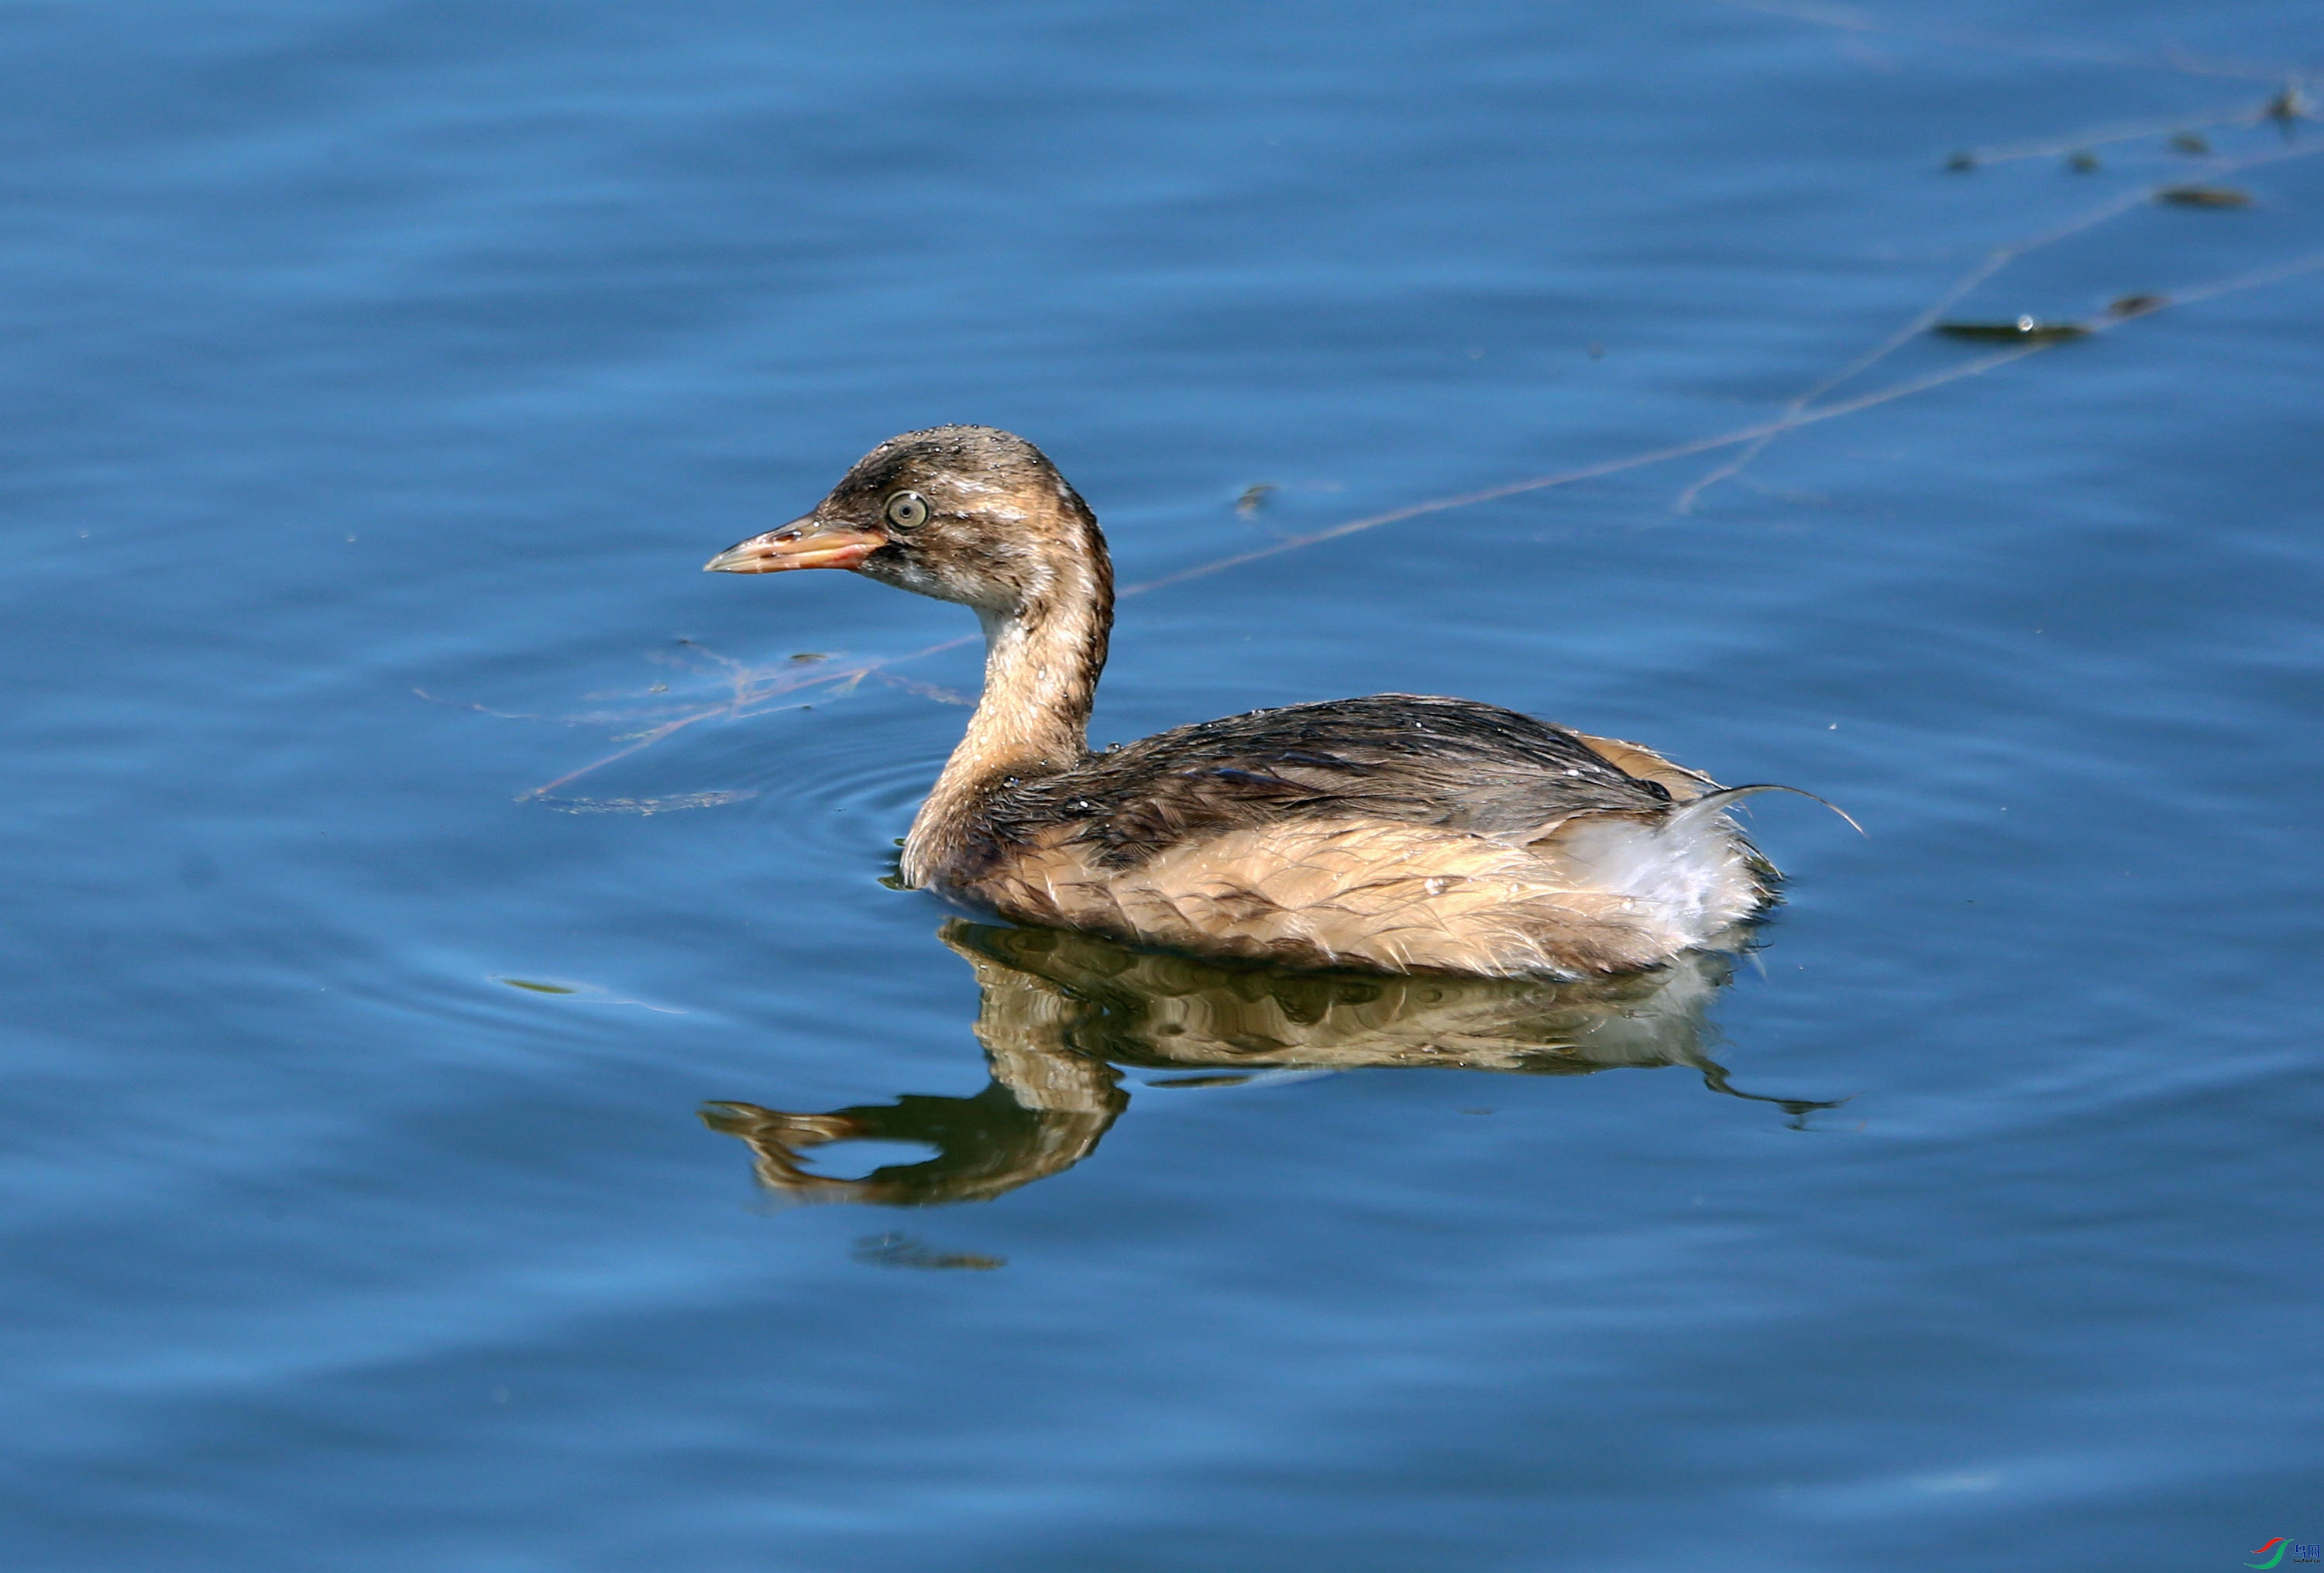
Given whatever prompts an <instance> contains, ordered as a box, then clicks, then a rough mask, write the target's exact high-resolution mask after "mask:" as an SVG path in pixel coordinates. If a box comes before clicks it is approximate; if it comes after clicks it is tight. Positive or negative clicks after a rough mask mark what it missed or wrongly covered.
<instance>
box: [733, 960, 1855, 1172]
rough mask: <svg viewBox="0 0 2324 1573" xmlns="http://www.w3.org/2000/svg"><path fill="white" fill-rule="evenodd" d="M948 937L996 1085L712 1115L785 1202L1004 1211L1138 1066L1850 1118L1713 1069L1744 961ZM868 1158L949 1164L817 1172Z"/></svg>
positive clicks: (1094, 1140) (1068, 1149)
mask: <svg viewBox="0 0 2324 1573" xmlns="http://www.w3.org/2000/svg"><path fill="white" fill-rule="evenodd" d="M939 937H940V938H942V939H943V941H944V943H945V944H947V945H949V946H951V947H952V949H953V950H954V952H957V953H958V954H959V955H961V956H962V957H963V958H964V959H965V960H966V961H968V963H969V965H970V966H972V967H973V968H975V969H976V977H977V982H978V984H979V985H980V986H981V987H982V989H983V1001H982V1007H981V1008H980V1009H979V1011H978V1014H977V1018H976V1029H975V1030H976V1035H977V1038H978V1040H979V1041H980V1042H981V1043H982V1044H983V1045H984V1052H985V1056H986V1059H987V1062H988V1063H989V1068H990V1070H991V1076H992V1083H991V1086H989V1087H987V1088H985V1090H983V1091H982V1092H980V1093H978V1094H976V1096H974V1097H973V1098H938V1097H930V1096H926V1095H921V1094H914V1093H907V1094H904V1095H903V1096H901V1097H899V1098H898V1099H896V1101H895V1102H893V1103H891V1104H881V1105H876V1106H875V1105H863V1106H859V1107H856V1108H839V1109H834V1110H832V1111H831V1112H829V1113H827V1114H797V1113H791V1112H788V1111H786V1110H783V1109H779V1108H761V1106H760V1105H758V1104H755V1103H730V1102H716V1103H711V1104H708V1105H706V1106H705V1108H703V1111H702V1118H703V1120H704V1122H705V1123H706V1124H707V1125H708V1126H709V1127H710V1128H711V1129H713V1130H716V1131H723V1132H724V1133H726V1134H727V1135H729V1136H740V1137H741V1138H742V1140H743V1141H745V1142H747V1143H749V1144H750V1146H751V1149H752V1153H753V1154H754V1162H755V1167H756V1169H757V1172H758V1177H759V1181H760V1182H761V1184H763V1185H764V1186H765V1187H766V1188H767V1189H768V1190H769V1191H771V1192H773V1193H775V1194H777V1195H779V1196H781V1197H784V1198H787V1199H789V1200H798V1201H855V1202H871V1203H875V1204H879V1205H882V1206H888V1207H927V1206H934V1205H936V1204H938V1203H943V1202H954V1201H984V1200H991V1198H993V1197H996V1196H1000V1195H1001V1194H1003V1193H1004V1192H1007V1191H1014V1190H1016V1189H1017V1188H1018V1187H1019V1186H1020V1185H1028V1184H1030V1183H1031V1182H1034V1181H1036V1180H1040V1179H1045V1178H1047V1176H1049V1175H1051V1174H1056V1173H1062V1172H1064V1171H1065V1170H1066V1169H1069V1168H1071V1167H1073V1165H1074V1164H1077V1163H1079V1162H1081V1161H1082V1159H1084V1158H1085V1157H1087V1156H1088V1155H1089V1154H1091V1153H1092V1152H1093V1151H1095V1150H1096V1147H1097V1144H1098V1142H1099V1140H1100V1139H1101V1138H1102V1137H1103V1136H1104V1135H1105V1133H1106V1130H1107V1128H1108V1127H1111V1125H1112V1124H1113V1122H1114V1120H1115V1119H1116V1118H1118V1117H1119V1116H1120V1113H1121V1111H1122V1110H1123V1109H1124V1108H1128V1107H1129V1106H1130V1094H1129V1092H1128V1090H1125V1089H1124V1088H1123V1086H1122V1084H1121V1071H1120V1067H1123V1066H1135V1067H1138V1068H1139V1069H1144V1070H1153V1071H1176V1072H1189V1073H1190V1074H1188V1075H1186V1076H1185V1077H1184V1078H1177V1079H1174V1081H1173V1082H1172V1083H1149V1085H1169V1084H1176V1085H1179V1086H1204V1085H1219V1084H1231V1083H1240V1082H1246V1081H1252V1080H1254V1079H1257V1078H1259V1077H1262V1076H1268V1075H1276V1074H1281V1073H1283V1072H1330V1071H1351V1070H1360V1069H1370V1068H1376V1067H1388V1066H1415V1065H1431V1066H1438V1067H1443V1068H1450V1069H1455V1070H1467V1071H1499V1072H1515V1073H1518V1074H1525V1075H1536V1076H1539V1075H1549V1076H1573V1075H1584V1074H1587V1073H1589V1072H1593V1071H1608V1070H1613V1069H1615V1068H1617V1067H1621V1066H1628V1067H1638V1068H1648V1067H1655V1066H1665V1065H1689V1066H1692V1067H1693V1068H1694V1070H1695V1071H1696V1072H1699V1073H1700V1074H1701V1077H1702V1080H1703V1084H1704V1085H1705V1086H1707V1087H1709V1088H1710V1089H1711V1090H1712V1091H1714V1092H1722V1093H1725V1094H1727V1095H1729V1097H1734V1098H1745V1099H1753V1100H1754V1101H1757V1102H1766V1103H1773V1104H1775V1105H1776V1106H1777V1107H1779V1108H1782V1109H1784V1112H1785V1113H1787V1114H1789V1115H1790V1116H1791V1117H1792V1118H1793V1121H1794V1124H1798V1123H1800V1122H1802V1121H1803V1120H1804V1118H1805V1117H1806V1116H1807V1115H1808V1114H1809V1113H1811V1112H1812V1111H1813V1110H1816V1109H1819V1108H1833V1107H1835V1105H1834V1104H1832V1103H1821V1102H1812V1101H1806V1100H1801V1099H1777V1098H1765V1097H1761V1096H1760V1095H1758V1094H1756V1093H1748V1092H1738V1091H1737V1090H1735V1089H1734V1088H1732V1087H1730V1086H1729V1085H1728V1081H1727V1072H1726V1071H1725V1070H1724V1069H1722V1068H1721V1067H1720V1065H1719V1064H1718V1063H1717V1062H1714V1061H1712V1060H1711V1058H1709V1057H1708V1056H1707V1055H1706V1054H1705V1053H1703V1043H1704V1040H1705V1038H1706V1037H1707V1036H1708V1035H1709V1032H1710V1027H1709V1024H1708V1022H1707V1021H1706V1019H1705V1016H1706V1011H1707V1008H1708V1007H1709V1005H1710V1003H1711V998H1712V996H1713V995H1715V994H1716V993H1717V992H1718V991H1719V990H1720V989H1721V988H1722V987H1724V986H1725V985H1726V983H1727V982H1728V980H1729V978H1730V977H1731V976H1732V975H1733V971H1734V960H1735V958H1734V955H1733V953H1732V952H1721V951H1693V952H1687V953H1686V954H1684V955H1682V956H1680V957H1678V958H1677V959H1676V960H1674V961H1671V962H1670V963H1669V964H1667V965H1666V966H1664V967H1660V968H1657V969H1655V970H1652V971H1648V972H1634V973H1629V974H1627V975H1623V976H1619V977H1611V978H1596V979H1590V980H1582V981H1579V982H1568V983H1560V982H1551V981H1547V980H1536V979H1510V978H1452V977H1416V976H1404V977H1392V976H1373V975H1369V974H1354V973H1318V972H1302V971H1280V970H1268V969H1265V968H1260V967H1251V966H1222V965H1217V964H1213V963H1210V962H1205V961H1195V960H1193V959H1191V958H1188V957H1185V956H1176V955H1167V954H1157V953H1153V952H1141V951H1133V950H1129V949H1126V948H1124V947H1122V946H1120V945H1116V944H1112V943H1109V942H1107V941H1104V940H1102V939H1098V938H1095V937H1093V936H1092V935H1089V934H1073V933H1068V932H1065V931H1063V930H1057V929H1037V928H1005V927H1001V926H997V925H994V924H981V923H972V922H969V921H967V920H966V919H963V918H954V919H952V920H950V921H949V922H947V923H946V924H945V926H944V927H943V929H942V930H941V931H939ZM851 1141H854V1142H866V1141H868V1142H912V1143H918V1144H921V1145H927V1146H931V1147H934V1148H935V1149H936V1156H934V1157H932V1158H929V1159H927V1160H926V1161H924V1162H921V1163H916V1164H890V1165H889V1166H887V1167H884V1168H880V1169H875V1170H873V1171H872V1172H871V1173H869V1174H866V1175H864V1176H862V1178H860V1179H840V1178H836V1177H835V1176H832V1175H828V1174H819V1173H816V1172H815V1171H814V1170H812V1169H810V1168H809V1167H808V1166H807V1154H809V1153H810V1152H811V1151H813V1149H815V1148H817V1147H821V1146H825V1145H829V1144H831V1143H835V1142H851Z"/></svg>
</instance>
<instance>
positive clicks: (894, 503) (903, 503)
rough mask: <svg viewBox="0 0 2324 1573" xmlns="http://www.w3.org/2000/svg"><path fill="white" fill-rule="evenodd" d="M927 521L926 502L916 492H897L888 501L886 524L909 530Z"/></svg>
mask: <svg viewBox="0 0 2324 1573" xmlns="http://www.w3.org/2000/svg"><path fill="white" fill-rule="evenodd" d="M927 521H928V500H927V498H925V497H923V496H921V495H920V494H919V493H918V492H897V493H896V494H895V495H894V496H893V497H890V498H889V499H888V522H889V523H890V524H892V525H894V526H895V527H896V528H897V529H912V528H913V527H914V526H916V525H922V524H926V523H927Z"/></svg>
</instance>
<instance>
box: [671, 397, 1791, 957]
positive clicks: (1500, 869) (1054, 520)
mask: <svg viewBox="0 0 2324 1573" xmlns="http://www.w3.org/2000/svg"><path fill="white" fill-rule="evenodd" d="M705 567H706V568H707V569H709V570H712V571H715V572H720V573H728V574H771V573H779V572H781V571H783V570H785V569H789V568H851V569H853V570H854V571H855V572H856V573H859V574H862V575H864V576H866V577H867V578H872V579H877V580H879V581H880V582H881V583H882V584H893V585H895V586H897V587H898V588H899V589H904V590H911V591H916V592H918V593H920V594H922V595H932V596H935V597H936V599H938V600H940V601H957V602H960V603H963V604H964V605H967V606H971V607H973V608H975V610H976V613H977V616H978V617H979V618H980V619H981V620H982V622H983V624H984V637H985V643H986V655H985V666H984V693H983V696H982V699H981V700H980V701H979V702H978V704H977V707H976V713H975V714H974V715H973V716H972V717H970V719H969V722H968V731H967V735H966V736H965V737H964V738H963V739H962V740H961V743H960V746H959V747H958V748H957V749H955V750H953V755H952V758H951V759H950V760H949V761H948V762H947V763H946V764H945V768H944V772H943V774H942V775H940V776H938V777H936V787H935V788H934V789H933V790H932V791H931V792H930V793H929V794H928V799H927V803H926V804H924V805H922V806H921V808H920V811H919V814H918V817H917V818H915V819H914V820H913V822H912V828H911V833H910V834H909V835H908V836H907V837H906V838H905V841H904V852H903V858H902V861H901V868H900V871H901V875H902V879H903V882H904V884H905V885H907V886H908V887H910V888H925V887H933V888H936V890H938V891H940V892H942V893H943V894H945V895H946V896H948V897H953V898H954V899H955V900H959V901H963V902H964V903H967V904H969V905H971V906H978V907H982V908H984V909H986V910H988V911H991V912H994V913H998V914H999V915H1001V916H1003V917H1006V918H1009V919H1011V920H1013V921H1016V922H1019V923H1027V924H1045V925H1049V926H1054V927H1060V928H1073V929H1084V930H1089V931H1092V932H1094V933H1097V934H1104V935H1107V936H1110V937H1111V938H1114V939H1118V940H1121V941H1124V942H1127V943H1133V944H1144V945H1152V946H1157V947H1161V948H1164V949H1169V950H1178V951H1185V952H1194V953H1196V954H1202V955H1210V956H1222V957H1240V958H1247V959H1251V960H1264V961H1276V962H1279V963H1286V964H1289V965H1293V966H1302V967H1351V968H1360V969H1365V970H1372V971H1380V972H1445V973H1466V974H1474V975H1482V976H1497V977H1516V976H1525V975H1535V976H1540V975H1549V976H1559V977H1578V976H1582V975H1587V974H1593V973H1610V972H1623V971H1629V970H1636V969H1639V968H1644V967H1651V966H1655V965H1657V964H1659V963H1661V962H1664V961H1669V960H1671V959H1672V958H1673V957H1674V956H1676V955H1678V954H1680V953H1681V952H1684V951H1687V950H1690V949H1692V948H1695V947H1697V946H1701V945H1705V944H1710V943H1717V942H1718V941H1719V940H1720V936H1721V935H1722V934H1726V933H1727V931H1729V930H1731V929H1733V928H1734V927H1735V925H1736V924H1739V923H1741V922H1742V921H1743V920H1745V919H1747V918H1748V917H1750V916H1752V915H1754V914H1756V913H1758V912H1760V911H1761V910H1763V909H1764V908H1765V907H1766V906H1768V905H1769V904H1770V903H1771V902H1772V901H1773V900H1774V884H1775V871H1774V870H1773V869H1771V868H1769V867H1768V865H1767V864H1766V861H1765V860H1763V859H1761V858H1760V856H1759V855H1758V853H1757V851H1755V850H1754V849H1753V847H1752V846H1751V844H1750V842H1748V841H1747V840H1745V839H1744V836H1743V834H1742V832H1740V831H1738V830H1737V829H1736V827H1735V825H1734V823H1732V822H1731V821H1730V820H1729V818H1728V817H1727V815H1726V814H1725V812H1724V810H1725V809H1726V807H1727V806H1728V805H1729V804H1730V803H1732V802H1733V801H1734V799H1735V798H1737V797H1738V796H1742V795H1744V794H1746V793H1749V792H1757V791H1766V790H1781V788H1767V787H1729V788H1720V787H1719V786H1718V785H1717V784H1716V783H1714V782H1713V781H1712V780H1711V778H1710V777H1707V776H1703V775H1701V774H1699V773H1697V772H1695V771H1693V770H1689V769H1686V768H1683V767H1682V766H1678V765H1674V764H1672V763H1671V762H1670V761H1669V760H1667V759H1663V758H1662V757H1660V756H1659V755H1657V754H1655V753H1652V752H1650V751H1649V750H1646V749H1643V748H1640V747H1639V746H1638V745H1637V744H1636V743H1627V742H1620V741H1615V740H1613V739H1610V738H1597V737H1590V736H1587V735H1585V734H1583V733H1581V732H1573V731H1566V730H1565V729H1563V727H1556V726H1551V725H1549V724H1547V723H1546V722H1540V721H1536V720H1535V719H1534V718H1533V717H1531V716H1527V715H1520V714H1518V713H1517V712H1515V711H1510V710H1503V709H1501V708H1499V706H1498V705H1491V704H1478V703H1476V702H1474V701H1472V700H1466V699H1441V698H1429V697H1424V696H1420V695H1409V694H1379V695H1372V696H1371V697H1369V698H1366V699H1341V700H1333V701H1331V702H1328V703H1325V704H1294V705H1287V706H1286V707H1284V708H1282V709H1280V710H1259V711H1253V712H1251V713H1249V714H1247V715H1237V716H1230V717H1228V718H1227V719H1225V720H1223V721H1213V722H1204V723H1203V724H1202V725H1199V726H1185V727H1179V728H1177V729H1176V730H1174V731H1166V732H1162V733H1159V734H1157V735H1156V736H1154V737H1150V738H1148V739H1146V740H1145V741H1142V742H1135V743H1131V744H1130V745H1128V746H1127V747H1122V748H1116V749H1110V750H1107V751H1106V752H1104V753H1100V754H1093V753H1092V752H1091V751H1090V750H1089V744H1088V741H1087V728H1088V723H1089V714H1090V703H1091V699H1092V696H1093V694H1094V693H1095V691H1096V687H1097V680H1098V674H1099V672H1100V671H1101V670H1102V668H1103V667H1104V666H1105V652H1106V638H1107V634H1108V632H1109V630H1111V627H1112V623H1113V569H1112V565H1111V561H1110V560H1109V559H1108V557H1107V556H1106V549H1105V538H1104V537H1103V536H1102V535H1101V534H1100V533H1099V531H1098V527H1097V519H1096V516H1095V515H1093V513H1092V512H1091V511H1090V508H1089V505H1088V504H1087V503H1085V502H1084V501H1082V500H1081V497H1080V495H1079V494H1078V493H1076V492H1074V489H1073V488H1072V487H1071V486H1069V485H1067V484H1066V483H1065V478H1064V477H1063V476H1061V475H1060V474H1057V471H1056V466H1055V465H1051V464H1050V463H1049V461H1048V459H1047V457H1046V456H1045V455H1043V454H1042V453H1041V452H1040V450H1039V449H1037V448H1036V447H1034V446H1033V445H1032V444H1030V443H1028V442H1026V441H1024V440H1023V439H1022V438H1020V437H1012V436H1010V434H1009V433H1007V432H1004V431H996V430H994V429H992V428H990V427H981V426H940V427H936V428H932V429H930V430H927V431H915V432H907V433H905V434H904V435H903V436H901V437H890V439H889V440H888V441H886V442H884V443H881V445H880V446H878V447H876V448H874V449H872V450H871V452H870V453H869V454H866V455H864V456H863V457H862V459H861V460H860V461H859V462H858V463H857V464H856V465H855V467H854V468H853V469H851V470H849V471H848V472H847V474H846V475H845V476H844V477H843V478H842V479H841V481H840V483H839V484H838V485H837V486H836V487H835V488H834V489H833V491H832V493H831V495H830V496H828V497H826V498H825V499H824V500H823V501H821V502H819V503H817V504H816V507H815V510H814V511H812V512H810V513H808V514H807V515H806V516H805V517H804V518H801V519H798V520H793V521H792V522H791V523H789V524H787V525H784V526H783V527H782V528H781V529H773V530H769V531H768V532H767V533H766V534H764V535H760V536H753V537H752V538H751V539H749V540H746V541H743V542H742V543H741V544H740V545H738V546H735V547H730V548H729V549H727V550H726V551H724V552H721V553H720V554H719V555H718V556H717V557H714V558H712V559H711V560H710V562H709V563H708V564H707V565H705Z"/></svg>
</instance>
